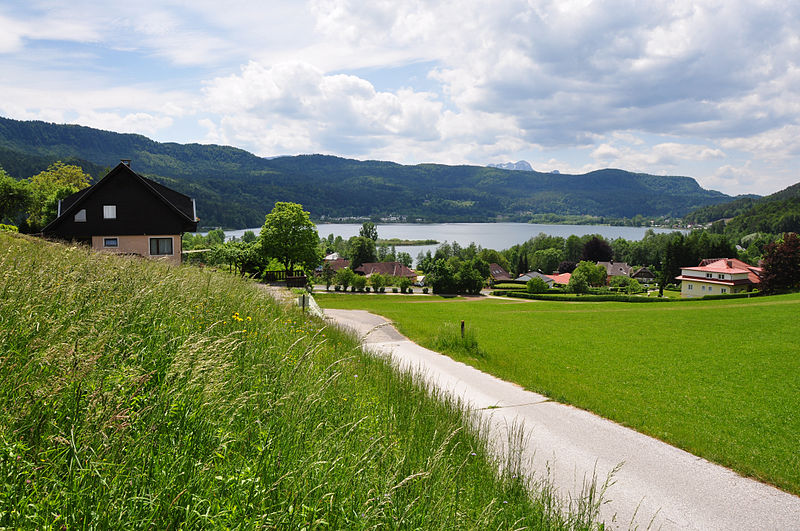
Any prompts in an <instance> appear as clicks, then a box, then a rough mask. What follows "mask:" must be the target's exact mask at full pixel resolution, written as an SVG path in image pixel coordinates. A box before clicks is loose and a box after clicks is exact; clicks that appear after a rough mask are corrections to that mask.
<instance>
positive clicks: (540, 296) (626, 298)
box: [492, 291, 670, 302]
mask: <svg viewBox="0 0 800 531" xmlns="http://www.w3.org/2000/svg"><path fill="white" fill-rule="evenodd" d="M492 295H498V296H506V297H516V298H518V299H533V300H537V301H560V302H670V299H661V298H650V297H637V296H634V295H550V294H548V293H527V292H524V293H520V292H517V291H503V292H500V291H494V292H492Z"/></svg>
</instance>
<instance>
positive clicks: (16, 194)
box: [0, 168, 30, 225]
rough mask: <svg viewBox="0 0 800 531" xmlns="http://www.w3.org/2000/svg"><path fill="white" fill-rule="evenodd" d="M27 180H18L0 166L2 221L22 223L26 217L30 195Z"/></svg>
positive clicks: (0, 218)
mask: <svg viewBox="0 0 800 531" xmlns="http://www.w3.org/2000/svg"><path fill="white" fill-rule="evenodd" d="M26 184H27V181H18V180H16V179H14V178H13V177H12V176H10V175H9V174H7V173H6V172H5V170H3V168H0V223H12V224H14V225H16V224H18V223H20V222H21V221H22V220H23V219H24V217H25V211H26V210H27V207H28V202H29V200H30V195H29V191H28V187H27V186H26Z"/></svg>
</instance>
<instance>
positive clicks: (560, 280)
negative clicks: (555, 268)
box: [547, 273, 572, 284]
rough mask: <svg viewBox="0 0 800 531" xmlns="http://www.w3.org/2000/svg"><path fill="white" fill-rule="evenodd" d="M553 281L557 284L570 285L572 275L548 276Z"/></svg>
mask: <svg viewBox="0 0 800 531" xmlns="http://www.w3.org/2000/svg"><path fill="white" fill-rule="evenodd" d="M547 276H548V277H550V278H552V279H553V282H554V283H555V284H569V279H571V278H572V273H559V274H558V275H547Z"/></svg>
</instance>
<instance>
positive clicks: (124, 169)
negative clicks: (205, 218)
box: [42, 160, 198, 265]
mask: <svg viewBox="0 0 800 531" xmlns="http://www.w3.org/2000/svg"><path fill="white" fill-rule="evenodd" d="M197 221H198V220H197V216H196V211H195V203H194V199H192V198H190V197H188V196H185V195H183V194H181V193H179V192H176V191H175V190H172V189H170V188H167V187H166V186H164V185H162V184H159V183H157V182H155V181H153V180H150V179H147V178H145V177H142V176H141V175H139V174H138V173H136V172H134V171H133V170H132V169H131V168H130V161H129V160H124V161H122V162H120V163H119V164H117V166H116V167H114V168H113V169H112V170H111V171H110V172H108V174H107V175H106V176H105V177H103V178H102V179H100V180H99V181H98V182H97V183H95V184H93V185H92V186H90V187H88V188H84V189H83V190H81V191H79V192H76V193H74V194H72V195H70V196H68V197H66V198H64V199H62V200H61V201H59V202H58V217H56V219H55V220H53V221H52V222H50V223H49V224H48V225H47V226H46V227H45V228H44V229H42V234H43V235H44V236H45V237H48V238H54V239H59V240H66V241H75V242H79V243H83V244H86V245H90V246H91V247H92V248H93V249H97V250H99V251H106V252H113V253H124V254H135V255H140V256H146V257H150V258H160V259H164V260H166V261H169V262H171V263H173V264H175V265H179V264H180V263H181V235H182V234H183V233H184V232H196V231H197Z"/></svg>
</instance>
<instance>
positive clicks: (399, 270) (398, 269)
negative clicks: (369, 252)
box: [354, 262, 417, 280]
mask: <svg viewBox="0 0 800 531" xmlns="http://www.w3.org/2000/svg"><path fill="white" fill-rule="evenodd" d="M354 271H355V272H356V273H358V274H360V275H364V276H367V277H368V276H370V275H372V274H374V273H380V274H381V275H384V276H388V277H406V278H410V279H411V280H416V278H417V274H416V273H415V272H414V271H412V270H411V269H409V268H408V267H406V266H405V265H404V264H402V263H400V262H368V263H366V264H361V266H359V267H357V268H355V269H354Z"/></svg>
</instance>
